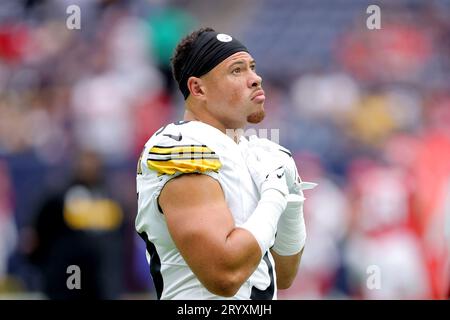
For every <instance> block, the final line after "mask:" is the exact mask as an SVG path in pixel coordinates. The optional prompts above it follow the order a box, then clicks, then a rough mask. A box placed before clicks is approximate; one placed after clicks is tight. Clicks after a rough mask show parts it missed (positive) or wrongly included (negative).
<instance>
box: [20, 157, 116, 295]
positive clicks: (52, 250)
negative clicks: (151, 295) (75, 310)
mask: <svg viewBox="0 0 450 320" xmlns="http://www.w3.org/2000/svg"><path fill="white" fill-rule="evenodd" d="M104 173H105V171H104V167H103V163H102V160H101V159H100V157H99V155H98V154H96V153H95V152H92V151H86V150H85V151H81V152H80V153H79V154H78V156H77V160H76V162H75V170H74V175H73V178H72V180H71V182H70V183H69V184H68V185H67V186H66V187H64V188H62V190H60V191H58V192H56V193H52V194H49V195H47V196H46V197H45V198H44V200H43V202H42V204H41V206H40V207H39V208H38V211H37V213H36V215H35V216H34V222H33V224H32V228H31V230H29V231H31V232H28V235H29V236H28V237H27V239H28V241H27V242H28V250H27V251H28V255H29V258H30V260H31V262H32V263H34V264H35V265H36V266H37V267H38V269H40V271H41V275H42V286H43V288H42V289H43V292H44V294H45V295H46V297H47V298H49V299H118V298H120V294H121V291H122V280H123V276H122V270H123V267H122V261H123V257H122V256H123V223H122V221H123V212H122V209H121V206H120V205H119V203H118V202H117V201H115V200H113V199H112V198H111V196H110V192H109V190H108V188H107V184H106V182H105V177H104ZM30 235H31V237H30ZM71 265H75V266H78V267H79V268H80V269H79V270H80V284H81V288H80V289H76V288H74V289H69V288H68V285H67V282H68V278H69V277H71V275H73V274H74V273H73V271H72V272H70V271H69V269H68V267H69V266H71Z"/></svg>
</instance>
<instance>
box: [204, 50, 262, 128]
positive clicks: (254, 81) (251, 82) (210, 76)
mask: <svg viewBox="0 0 450 320" xmlns="http://www.w3.org/2000/svg"><path fill="white" fill-rule="evenodd" d="M202 79H203V85H204V90H205V97H206V101H207V106H208V109H209V111H210V112H211V113H212V114H213V115H214V116H215V117H216V118H217V119H218V120H219V121H221V122H222V123H223V124H224V125H225V126H226V127H227V128H229V129H236V128H243V127H245V126H246V125H247V123H248V122H250V123H259V122H261V121H262V120H263V119H264V116H265V113H264V101H265V99H266V97H265V96H264V91H263V90H262V87H261V82H262V79H261V77H260V76H258V75H257V74H256V71H255V61H254V60H253V58H252V56H251V55H250V54H248V53H247V52H237V53H235V54H233V55H231V56H230V57H228V58H227V59H225V60H224V61H222V62H221V63H219V64H218V65H217V66H216V67H215V68H214V69H213V70H211V71H210V72H208V73H207V74H206V75H205V76H203V77H202Z"/></svg>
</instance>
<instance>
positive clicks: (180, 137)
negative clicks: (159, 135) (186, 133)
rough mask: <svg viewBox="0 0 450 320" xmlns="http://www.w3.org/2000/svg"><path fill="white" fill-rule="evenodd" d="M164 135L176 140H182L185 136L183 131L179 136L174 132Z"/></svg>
mask: <svg viewBox="0 0 450 320" xmlns="http://www.w3.org/2000/svg"><path fill="white" fill-rule="evenodd" d="M163 136H166V137H169V138H171V139H173V140H175V141H181V139H182V138H183V136H182V135H181V133H179V134H178V135H177V136H174V135H173V134H169V133H167V134H163Z"/></svg>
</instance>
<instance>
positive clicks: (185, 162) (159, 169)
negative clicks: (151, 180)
mask: <svg viewBox="0 0 450 320" xmlns="http://www.w3.org/2000/svg"><path fill="white" fill-rule="evenodd" d="M165 131H166V130H164V131H163V132H162V134H161V138H160V139H158V141H157V142H156V143H155V144H154V145H152V146H151V147H150V148H149V149H148V153H147V155H146V165H147V168H148V169H149V170H151V171H154V172H156V173H157V174H158V175H163V174H165V175H176V174H182V173H208V172H215V173H217V172H218V171H219V170H220V168H221V167H222V163H221V161H220V157H219V155H218V154H217V153H216V152H215V150H213V149H212V148H210V147H209V146H207V145H206V144H205V143H202V141H200V139H198V138H196V137H192V136H188V135H187V134H186V133H184V132H182V133H180V132H175V133H173V134H172V133H170V131H169V133H165ZM177 140H179V141H177Z"/></svg>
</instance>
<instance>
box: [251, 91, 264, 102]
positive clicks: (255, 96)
mask: <svg viewBox="0 0 450 320" xmlns="http://www.w3.org/2000/svg"><path fill="white" fill-rule="evenodd" d="M265 99H266V96H265V93H264V90H262V89H259V90H258V91H256V92H255V93H254V94H253V96H252V98H251V100H252V101H258V102H259V101H264V100H265Z"/></svg>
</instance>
